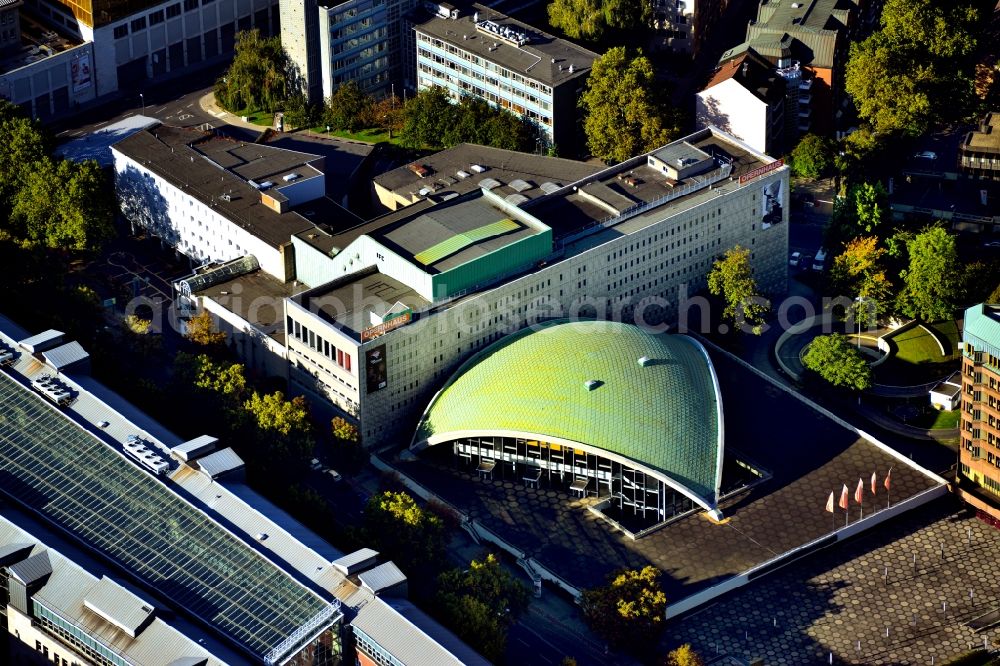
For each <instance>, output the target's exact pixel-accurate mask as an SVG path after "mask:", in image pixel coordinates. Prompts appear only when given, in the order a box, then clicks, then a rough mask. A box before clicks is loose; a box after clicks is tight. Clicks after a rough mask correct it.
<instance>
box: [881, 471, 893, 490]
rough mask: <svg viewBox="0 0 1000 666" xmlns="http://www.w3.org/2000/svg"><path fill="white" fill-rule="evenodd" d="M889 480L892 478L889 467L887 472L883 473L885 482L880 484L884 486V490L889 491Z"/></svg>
mask: <svg viewBox="0 0 1000 666" xmlns="http://www.w3.org/2000/svg"><path fill="white" fill-rule="evenodd" d="M891 478H892V468H891V467H890V468H889V471H888V472H886V473H885V481H884V482H883V484H882V485H884V486H885V489H886V490H889V484H890V479H891Z"/></svg>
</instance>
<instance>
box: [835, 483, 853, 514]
mask: <svg viewBox="0 0 1000 666" xmlns="http://www.w3.org/2000/svg"><path fill="white" fill-rule="evenodd" d="M848 492H850V491H848V490H847V484H846V483H845V484H844V489H843V490H841V491H840V504H839V505H838V506H840V508H841V509H843V510H844V511H847V498H848V497H850V495H848Z"/></svg>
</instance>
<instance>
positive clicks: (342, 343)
mask: <svg viewBox="0 0 1000 666" xmlns="http://www.w3.org/2000/svg"><path fill="white" fill-rule="evenodd" d="M705 135H706V133H701V134H700V135H699V136H702V137H704V136H705ZM689 138H690V137H689ZM729 140H730V141H731V139H729ZM679 143H680V142H679ZM744 148H745V149H746V147H745V146H744ZM762 159H763V160H764V161H765V162H766V161H767V160H769V159H770V158H762ZM645 161H646V156H641V157H640V158H636V159H635V160H632V161H631V162H629V163H626V164H625V165H619V167H616V168H613V169H611V170H608V172H606V173H604V174H603V175H604V176H605V177H608V176H609V174H610V177H611V178H614V177H615V176H614V175H613V173H611V172H613V171H615V169H619V168H620V169H621V170H622V171H627V169H628V168H629V165H630V164H632V163H637V164H644V163H645ZM775 167H777V168H775ZM771 168H772V170H771V171H770V172H768V173H766V174H765V175H762V176H760V177H758V178H756V179H753V180H750V181H749V182H746V183H745V184H743V185H740V184H739V181H738V180H725V181H721V182H720V183H717V184H715V185H712V186H706V187H704V189H702V190H700V191H698V192H697V193H693V194H692V195H690V196H689V197H687V198H683V199H681V201H682V202H683V203H679V204H677V205H671V204H666V205H663V206H661V207H654V208H653V209H652V210H651V212H649V213H648V214H647V215H646V216H644V218H643V219H642V221H641V222H642V223H641V225H639V226H638V227H637V228H634V229H630V228H628V227H627V226H625V225H622V226H619V227H618V228H617V230H616V231H614V232H611V231H610V230H609V233H605V234H602V233H598V234H596V235H593V234H592V235H586V236H584V237H582V238H580V239H579V240H573V237H572V236H569V237H568V238H569V240H566V238H567V237H564V238H562V239H559V240H556V241H555V242H554V248H553V249H554V251H553V252H552V253H551V254H550V255H548V256H547V258H546V259H543V260H537V259H535V260H531V261H529V262H528V263H527V264H526V265H524V266H523V267H520V268H517V269H514V270H508V271H507V272H506V273H501V274H499V275H496V276H491V274H490V273H489V271H487V273H486V274H484V275H483V276H481V277H482V286H478V285H474V286H472V287H470V288H469V289H467V290H463V291H461V292H459V293H456V294H451V295H449V296H448V297H446V298H441V297H439V296H438V295H437V294H435V293H430V294H427V293H426V292H424V291H423V290H421V289H416V292H419V293H414V294H412V295H411V296H409V297H405V296H404V297H401V298H402V303H403V305H405V306H407V307H408V308H409V309H410V311H411V314H410V315H406V316H400V317H398V318H395V319H394V318H393V314H394V313H393V312H387V313H385V314H386V316H385V319H384V321H385V322H388V323H386V324H385V326H383V327H382V329H376V328H375V327H376V326H377V324H378V322H376V321H372V322H370V323H366V325H368V326H371V327H372V328H373V330H374V334H375V335H377V337H373V338H372V339H364V338H365V337H366V334H364V333H362V334H361V335H358V334H357V332H356V331H355V332H353V333H352V331H351V330H350V329H349V327H345V326H343V325H342V324H341V323H333V322H331V321H330V319H329V318H328V317H325V316H324V315H323V314H322V313H321V312H318V311H316V309H315V308H311V307H304V306H303V305H301V304H300V303H296V302H295V301H294V300H288V301H286V321H285V326H286V330H285V332H286V341H287V346H288V358H289V363H290V369H289V378H290V381H291V383H292V387H293V389H296V390H299V391H303V392H307V393H309V394H311V395H315V396H318V397H325V398H326V400H327V401H329V402H333V403H334V404H335V405H337V406H338V407H339V408H340V409H341V410H342V411H343V412H344V413H345V414H346V415H348V416H351V417H353V418H354V419H356V420H357V421H359V422H360V423H361V432H362V437H363V438H364V440H365V441H366V443H368V444H369V445H376V444H378V443H380V442H382V443H384V442H387V441H389V438H390V437H393V436H396V435H399V434H400V433H402V432H406V431H407V430H408V429H410V428H412V427H413V426H415V424H416V420H417V417H418V416H419V414H420V413H421V411H422V410H423V407H424V406H425V405H426V403H427V402H428V400H429V399H430V397H431V396H432V395H433V393H434V391H436V390H437V388H438V387H439V386H440V384H441V383H443V382H444V380H445V379H447V377H448V376H450V374H451V373H452V372H453V371H454V370H455V369H456V368H457V367H458V365H459V364H460V363H461V362H463V361H464V360H465V359H467V358H468V357H470V356H471V355H472V354H473V353H475V352H476V351H478V350H480V349H482V348H483V347H485V346H486V345H488V344H489V343H491V342H494V341H496V340H498V339H499V338H500V337H502V336H503V335H505V334H507V333H511V332H514V331H517V330H520V329H522V328H523V327H525V326H528V325H531V324H533V323H535V322H539V321H545V320H549V319H554V318H560V317H570V318H573V317H583V318H594V317H596V318H611V319H615V320H624V321H639V322H645V323H647V324H651V325H655V324H660V323H661V322H663V323H666V324H669V325H676V324H677V323H678V319H679V318H684V317H686V316H687V315H688V314H689V313H687V311H686V310H687V309H686V306H685V304H684V303H683V300H684V299H685V298H687V297H688V296H693V295H694V294H695V293H696V292H698V291H699V290H700V289H703V288H704V287H705V286H706V280H707V275H708V272H709V271H710V270H711V267H712V263H713V262H714V260H715V258H717V257H718V256H720V255H721V254H723V253H724V252H725V251H726V250H728V249H730V248H732V247H734V246H737V245H741V246H743V247H747V248H749V249H750V250H751V251H752V262H753V266H754V270H755V276H756V278H757V280H758V283H759V284H760V286H761V288H762V289H763V290H764V291H765V292H766V293H771V294H779V293H782V292H784V291H785V289H786V286H787V285H786V282H787V251H788V224H787V222H788V216H787V210H788V170H787V168H786V167H783V166H780V163H775V162H772V163H771ZM581 184H583V185H585V181H579V182H578V184H577V185H573V186H568V187H566V188H563V190H564V191H572V190H576V189H577V188H578V187H581ZM765 193H770V194H768V195H767V196H768V197H772V198H773V197H777V199H776V200H775V201H773V202H772V203H770V204H767V205H768V206H771V207H772V208H771V210H772V212H773V213H777V217H771V218H770V222H764V221H763V216H764V215H765V213H764V210H763V209H764V206H765V201H764V199H765V198H766V196H765ZM558 197H559V195H558V193H557V194H554V195H551V196H550V197H543V198H542V199H539V200H538V207H537V208H536V207H535V206H534V205H532V206H526V208H527V210H525V211H523V213H522V214H529V213H530V214H532V215H533V216H535V217H537V219H539V220H541V221H542V222H543V223H545V222H550V221H551V220H550V218H549V217H548V216H547V215H546V214H545V213H544V208H543V207H542V204H543V203H544V202H546V201H549V202H552V201H556V202H557V201H558ZM776 204H777V205H778V206H780V209H779V208H778V207H777V206H776ZM420 207H421V206H420V205H419V204H418V205H414V206H411V207H409V208H407V209H403V211H401V212H406V211H407V210H411V209H413V208H420ZM431 210H432V211H433V208H432V209H431ZM515 210H516V209H515ZM401 212H397V213H395V214H394V215H400V214H401ZM420 214H421V212H420V211H414V212H412V213H410V215H412V216H414V217H416V216H419V215H420ZM553 214H555V213H553ZM513 215H515V216H516V215H517V213H513ZM372 266H375V267H377V270H378V273H377V275H376V277H377V276H379V275H383V274H384V275H385V276H386V277H384V278H381V280H380V284H378V285H377V286H376V287H375V288H372V286H371V282H370V281H371V280H372V279H374V278H372V277H371V276H369V277H368V278H365V280H368V282H359V283H358V284H353V283H352V280H353V278H352V275H353V274H355V273H357V271H359V270H361V269H365V268H368V267H372ZM326 274H327V275H337V276H344V277H343V278H340V281H338V282H335V283H331V285H329V286H327V287H324V289H322V290H318V291H319V293H317V294H316V298H317V299H318V298H320V297H328V296H329V297H331V298H333V299H334V300H343V299H345V298H350V300H351V301H353V302H356V303H369V304H371V303H379V296H378V294H379V290H380V289H386V290H388V289H389V286H388V285H389V283H390V280H395V281H398V283H399V284H402V285H403V286H405V287H410V288H416V286H417V285H419V284H420V281H419V280H417V279H415V278H417V276H418V275H421V274H422V271H421V270H420V269H418V268H417V267H416V266H415V265H414V264H413V263H412V262H410V261H403V260H402V257H400V256H399V254H396V253H393V252H392V251H391V248H387V247H386V246H385V244H384V243H381V242H379V241H377V240H375V239H374V238H372V237H371V236H370V235H365V236H362V237H360V238H358V239H357V240H356V241H355V242H354V243H352V244H350V245H348V246H347V247H346V248H344V249H342V250H341V251H340V252H339V254H337V255H336V256H335V257H333V259H332V261H331V267H330V268H329V269H328V270H327V271H326ZM389 276H391V278H390V277H389ZM423 277H424V278H425V279H426V277H428V276H427V275H426V274H423ZM395 288H396V289H398V287H395ZM352 290H353V293H351V292H352ZM334 292H335V293H334ZM390 293H393V294H395V293H397V292H390ZM331 294H332V296H331ZM427 296H431V298H426V297H427ZM396 300H397V298H396V296H391V297H389V298H385V303H387V304H388V305H392V303H393V302H394V301H396ZM354 307H355V306H353V305H351V304H350V303H348V305H347V307H346V309H351V308H354ZM690 314H691V316H692V318H699V317H701V310H700V308H694V309H693V311H692V312H691V313H690ZM697 326H698V323H697V322H692V327H693V328H697ZM296 327H298V328H299V329H300V331H301V330H308V332H311V333H312V337H310V335H309V333H306V334H305V337H303V335H302V334H301V332H300V334H299V335H296V333H295V330H294V329H295V328H296ZM326 343H329V345H330V347H331V349H332V348H334V347H335V348H336V349H338V350H341V351H343V352H344V353H345V354H348V355H350V357H351V365H350V367H349V368H348V367H344V366H343V365H340V364H338V363H337V362H336V360H335V359H336V355H335V354H334V355H332V356H331V355H330V354H328V353H326V352H325V347H326ZM317 382H319V385H317ZM331 387H332V390H333V391H334V393H333V394H332V395H331V394H330V392H329V391H330V389H331Z"/></svg>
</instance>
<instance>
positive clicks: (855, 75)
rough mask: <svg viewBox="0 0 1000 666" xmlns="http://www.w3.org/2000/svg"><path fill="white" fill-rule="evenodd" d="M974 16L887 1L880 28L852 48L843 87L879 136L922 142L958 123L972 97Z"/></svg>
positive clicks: (964, 10)
mask: <svg viewBox="0 0 1000 666" xmlns="http://www.w3.org/2000/svg"><path fill="white" fill-rule="evenodd" d="M978 20H979V14H978V11H977V10H976V9H975V8H974V7H973V6H969V5H955V4H953V3H940V2H934V0H886V3H885V5H884V7H883V9H882V18H881V29H880V30H879V31H877V32H875V33H874V34H872V35H871V36H870V37H868V38H867V39H866V40H864V41H863V42H860V43H855V44H852V45H851V50H850V56H849V58H848V62H847V67H846V75H845V89H846V90H847V92H848V93H849V94H850V95H851V97H852V98H854V102H855V104H856V105H857V107H858V115H859V116H860V117H861V118H862V119H863V120H865V121H866V122H867V123H868V124H869V125H870V126H871V128H872V130H873V131H874V132H875V134H877V135H906V136H919V135H921V134H923V133H924V132H925V131H926V130H927V128H928V127H929V126H930V125H931V123H932V122H933V121H937V120H941V119H942V118H943V119H945V120H947V119H949V118H951V119H954V118H961V117H962V116H963V115H964V114H965V113H966V112H967V110H968V107H969V104H970V102H971V101H972V99H973V74H974V62H973V61H972V56H973V55H974V53H975V50H976V45H977V40H976V34H975V33H976V25H977V23H978Z"/></svg>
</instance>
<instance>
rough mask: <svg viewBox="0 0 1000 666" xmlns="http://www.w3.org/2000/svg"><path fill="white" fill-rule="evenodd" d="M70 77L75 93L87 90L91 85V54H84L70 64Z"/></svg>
mask: <svg viewBox="0 0 1000 666" xmlns="http://www.w3.org/2000/svg"><path fill="white" fill-rule="evenodd" d="M70 77H71V78H72V79H73V92H75V93H78V92H80V91H81V90H86V89H87V88H89V87H90V84H91V79H92V77H91V70H90V54H89V53H83V54H80V55H79V56H77V57H76V58H74V59H73V62H72V63H70Z"/></svg>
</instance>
